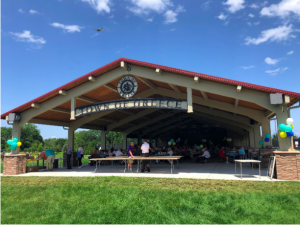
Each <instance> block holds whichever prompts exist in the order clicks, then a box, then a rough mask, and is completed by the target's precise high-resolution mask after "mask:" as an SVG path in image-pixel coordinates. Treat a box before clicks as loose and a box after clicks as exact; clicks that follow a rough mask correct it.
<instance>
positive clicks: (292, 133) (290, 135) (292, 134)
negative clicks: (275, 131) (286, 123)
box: [286, 131, 294, 137]
mask: <svg viewBox="0 0 300 225" xmlns="http://www.w3.org/2000/svg"><path fill="white" fill-rule="evenodd" d="M286 136H288V137H293V136H294V132H293V131H291V132H286Z"/></svg>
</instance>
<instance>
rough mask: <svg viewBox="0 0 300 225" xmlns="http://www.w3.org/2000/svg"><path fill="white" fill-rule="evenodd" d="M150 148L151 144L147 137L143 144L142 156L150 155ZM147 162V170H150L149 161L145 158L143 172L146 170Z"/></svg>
mask: <svg viewBox="0 0 300 225" xmlns="http://www.w3.org/2000/svg"><path fill="white" fill-rule="evenodd" d="M149 149H150V145H149V144H148V143H147V142H146V140H145V139H143V144H142V146H141V150H142V157H149ZM145 164H147V171H148V172H150V165H149V161H148V160H143V161H142V168H141V172H142V173H143V172H145Z"/></svg>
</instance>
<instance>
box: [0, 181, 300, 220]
mask: <svg viewBox="0 0 300 225" xmlns="http://www.w3.org/2000/svg"><path fill="white" fill-rule="evenodd" d="M1 181H2V182H1V223H6V224H8V223H14V224H15V223H17V224H20V223H28V224H32V223H35V224H59V223H63V224H66V223H68V224H74V223H76V224H87V223H88V224H93V223H110V224H111V223H114V224H118V223H127V224H129V223H131V224H133V223H139V224H142V223H152V224H158V223H161V224H162V223H168V224H170V223H172V224H173V223H182V224H186V223H193V224H198V223H218V224H225V223H241V224H242V223H243V224H244V223H276V224H286V223H290V224H299V223H300V217H299V209H300V183H299V182H251V181H224V180H193V179H160V178H124V177H81V178H69V177H68V178H67V177H64V178H54V177H53V178H49V177H2V178H1Z"/></svg>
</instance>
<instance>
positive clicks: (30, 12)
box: [29, 9, 38, 14]
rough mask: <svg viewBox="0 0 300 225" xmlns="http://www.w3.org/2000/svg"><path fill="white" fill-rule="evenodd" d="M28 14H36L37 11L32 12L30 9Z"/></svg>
mask: <svg viewBox="0 0 300 225" xmlns="http://www.w3.org/2000/svg"><path fill="white" fill-rule="evenodd" d="M29 13H30V14H38V11H36V10H33V9H30V10H29Z"/></svg>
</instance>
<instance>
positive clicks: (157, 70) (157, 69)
mask: <svg viewBox="0 0 300 225" xmlns="http://www.w3.org/2000/svg"><path fill="white" fill-rule="evenodd" d="M155 72H156V73H158V74H159V75H162V73H163V71H162V70H161V69H159V68H156V70H155Z"/></svg>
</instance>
